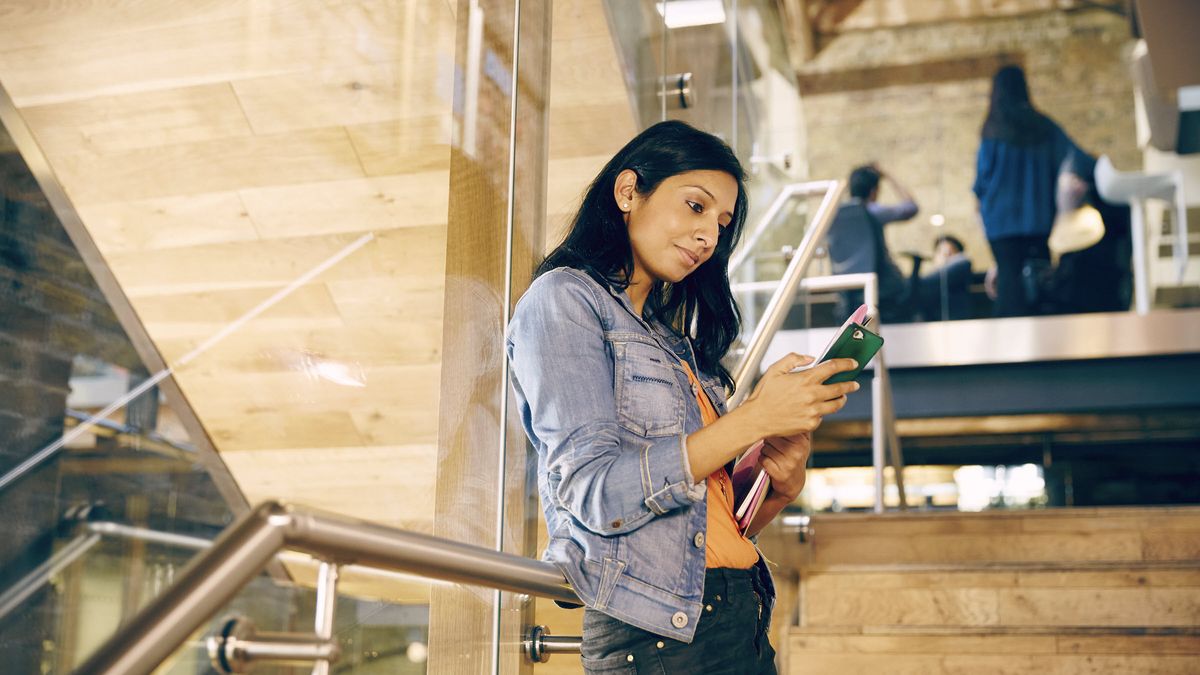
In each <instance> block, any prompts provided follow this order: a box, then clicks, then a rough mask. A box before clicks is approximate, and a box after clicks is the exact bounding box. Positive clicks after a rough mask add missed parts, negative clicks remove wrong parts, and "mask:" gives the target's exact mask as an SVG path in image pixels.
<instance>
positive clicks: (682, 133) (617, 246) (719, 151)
mask: <svg viewBox="0 0 1200 675" xmlns="http://www.w3.org/2000/svg"><path fill="white" fill-rule="evenodd" d="M625 169H631V170H633V172H634V173H636V174H637V184H636V185H637V187H636V189H637V192H638V194H640V195H642V196H646V197H648V196H650V195H651V194H652V193H653V192H654V190H655V189H657V188H658V186H659V185H660V184H661V183H662V182H663V181H664V180H666V179H667V178H669V177H671V176H675V175H678V174H681V173H686V172H688V171H704V170H708V171H723V172H725V173H727V174H729V175H731V176H733V178H734V179H735V180H736V181H737V186H738V194H737V203H736V204H735V205H734V208H733V218H732V219H731V220H730V221H729V224H728V225H727V226H725V227H724V228H722V229H721V232H720V236H719V237H718V238H717V245H716V249H715V250H714V251H713V255H712V257H710V258H709V259H708V260H707V261H705V262H704V263H703V264H702V265H700V267H698V268H696V270H695V271H694V272H692V273H691V274H689V275H688V276H687V277H686V278H684V279H683V281H680V282H679V283H677V284H666V283H663V282H658V281H656V282H655V283H654V286H653V287H651V289H650V295H649V296H648V297H647V299H646V305H645V308H644V310H643V313H644V314H645V315H646V316H649V317H652V318H655V319H658V320H659V321H662V322H663V323H664V324H666V325H668V326H671V327H672V328H674V329H675V330H677V331H679V332H680V333H681V334H684V335H688V336H689V337H691V338H692V343H693V346H694V348H695V351H696V360H697V361H698V362H699V366H700V369H701V370H703V371H705V372H708V373H714V374H716V375H717V376H719V377H720V378H721V380H722V382H723V383H724V384H725V387H726V388H727V389H728V390H729V391H731V392H732V390H733V387H734V383H733V378H732V377H730V375H729V371H728V370H727V369H726V368H725V367H724V366H722V365H721V358H722V357H723V356H725V352H727V351H728V350H729V347H730V345H732V344H733V341H734V340H735V339H737V336H738V333H739V332H740V331H741V314H740V313H739V312H738V308H737V304H736V303H735V302H734V299H733V292H732V291H731V290H730V288H729V273H728V265H729V256H730V254H732V253H733V249H734V248H735V247H736V246H737V243H738V240H739V239H740V238H741V235H742V228H743V226H744V224H745V222H746V212H747V209H748V205H747V197H746V185H745V178H746V176H745V172H744V171H743V169H742V165H741V163H740V162H738V159H737V156H736V155H734V154H733V150H731V149H730V148H729V146H728V145H726V144H725V142H724V141H722V140H721V139H719V138H717V137H716V136H713V135H712V134H709V133H706V132H703V131H700V130H699V129H696V128H694V127H691V126H689V125H687V124H685V123H683V122H679V121H674V120H669V121H666V122H659V123H658V124H655V125H654V126H652V127H650V128H648V129H646V130H645V131H643V132H642V133H640V134H638V135H637V136H635V137H634V138H633V140H631V141H629V143H627V144H626V145H625V147H623V148H621V149H620V151H618V152H617V154H616V155H614V156H613V158H612V159H610V160H609V161H608V164H606V165H605V166H604V168H603V169H601V170H600V174H599V175H597V176H596V178H595V180H593V181H592V184H591V185H590V186H589V187H588V189H587V191H586V192H585V193H584V196H583V202H582V203H581V204H580V206H579V210H578V211H577V212H576V214H575V217H574V218H573V219H572V221H571V228H570V231H569V232H568V233H567V236H566V239H565V240H563V242H562V243H561V244H559V245H558V247H557V248H555V249H554V250H553V251H551V252H550V255H548V256H546V259H545V260H544V261H542V264H541V265H539V266H538V270H537V274H538V275H539V276H540V275H542V274H545V273H546V272H549V271H550V270H553V269H556V268H559V267H574V268H577V269H580V270H583V271H585V272H587V273H588V274H589V275H590V276H591V277H592V278H593V279H595V280H596V281H597V282H598V283H601V284H610V285H613V286H616V287H618V288H622V289H623V288H626V287H627V286H628V285H629V278H630V276H631V275H632V274H633V248H632V246H631V245H630V243H629V229H628V227H627V226H626V224H625V219H624V215H623V214H622V213H621V210H620V209H619V208H617V202H616V199H615V198H614V196H613V190H614V186H615V185H616V180H617V176H618V175H619V174H620V173H621V172H622V171H624V170H625Z"/></svg>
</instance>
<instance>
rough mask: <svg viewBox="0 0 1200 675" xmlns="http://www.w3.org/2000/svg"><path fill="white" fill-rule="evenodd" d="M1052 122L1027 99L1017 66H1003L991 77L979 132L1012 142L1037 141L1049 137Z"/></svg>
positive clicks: (1019, 68) (1027, 94)
mask: <svg viewBox="0 0 1200 675" xmlns="http://www.w3.org/2000/svg"><path fill="white" fill-rule="evenodd" d="M1053 132H1054V122H1052V121H1051V120H1050V118H1049V117H1046V116H1045V115H1043V114H1042V113H1041V112H1040V111H1038V109H1037V108H1035V107H1033V102H1032V101H1030V100H1029V85H1028V84H1026V82H1025V71H1024V70H1021V67H1020V66H1004V67H1003V68H1001V69H1000V70H998V71H996V75H995V77H993V78H992V98H991V102H990V103H989V104H988V112H987V117H985V118H984V120H983V128H982V129H981V130H980V135H981V136H982V137H983V138H990V139H994V140H998V141H1004V142H1006V143H1012V144H1013V145H1036V144H1038V143H1042V142H1044V141H1046V140H1047V139H1049V138H1050V136H1051V134H1052V133H1053Z"/></svg>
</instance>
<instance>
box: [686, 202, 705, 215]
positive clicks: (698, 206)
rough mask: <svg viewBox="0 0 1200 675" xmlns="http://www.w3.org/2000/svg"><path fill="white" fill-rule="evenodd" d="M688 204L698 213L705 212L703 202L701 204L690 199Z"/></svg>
mask: <svg viewBox="0 0 1200 675" xmlns="http://www.w3.org/2000/svg"><path fill="white" fill-rule="evenodd" d="M687 204H688V206H690V207H691V208H692V210H693V211H695V212H696V213H704V205H703V204H699V203H697V202H693V201H689V202H688V203H687Z"/></svg>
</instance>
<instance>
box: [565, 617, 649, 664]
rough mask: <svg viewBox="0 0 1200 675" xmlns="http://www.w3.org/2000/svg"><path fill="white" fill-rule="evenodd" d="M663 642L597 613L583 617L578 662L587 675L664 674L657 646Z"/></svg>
mask: <svg viewBox="0 0 1200 675" xmlns="http://www.w3.org/2000/svg"><path fill="white" fill-rule="evenodd" d="M665 639H666V638H663V637H659V636H657V635H655V634H654V633H651V632H649V631H645V630H642V629H641V628H637V627H635V626H630V625H629V624H627V623H625V622H623V621H620V620H618V619H614V618H612V617H610V616H608V615H606V614H604V613H602V612H598V611H596V610H587V613H586V614H585V615H584V617H583V643H582V645H581V646H580V650H579V652H580V661H581V662H582V663H583V670H584V672H585V673H588V674H589V675H593V674H594V675H609V674H610V673H614V674H615V673H641V674H643V675H644V674H646V673H651V674H654V675H659V674H661V673H663V669H662V665H661V664H660V663H659V659H658V655H657V653H656V652H657V650H658V647H657V644H658V643H659V642H661V641H663V640H665Z"/></svg>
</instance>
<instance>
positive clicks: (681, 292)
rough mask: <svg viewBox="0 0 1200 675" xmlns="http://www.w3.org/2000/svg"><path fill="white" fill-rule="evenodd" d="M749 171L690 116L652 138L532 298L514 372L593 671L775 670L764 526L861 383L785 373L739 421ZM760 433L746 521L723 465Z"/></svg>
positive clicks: (628, 152) (522, 321) (608, 185)
mask: <svg viewBox="0 0 1200 675" xmlns="http://www.w3.org/2000/svg"><path fill="white" fill-rule="evenodd" d="M743 180H744V174H743V171H742V167H741V165H740V164H739V163H738V160H737V158H736V157H735V156H734V154H733V152H732V151H731V150H730V149H729V147H728V146H727V145H725V143H723V142H722V141H721V140H720V139H718V138H716V137H715V136H712V135H711V134H707V133H704V132H701V131H698V130H696V129H694V128H692V127H690V126H688V125H686V124H683V123H682V122H673V121H672V122H661V123H659V124H656V125H654V126H652V127H650V128H649V129H647V130H645V131H644V132H642V133H641V134H639V135H638V136H637V137H636V138H634V139H633V140H632V141H630V142H629V143H628V144H627V145H626V146H625V147H624V148H622V149H621V150H620V151H619V152H618V153H617V154H616V156H614V157H613V158H612V160H610V161H609V162H608V164H607V165H606V166H605V167H604V168H603V169H602V170H601V172H600V175H599V176H597V177H596V179H595V181H593V182H592V184H591V186H590V187H589V188H588V190H587V193H586V194H585V196H584V198H583V202H582V204H581V205H580V207H579V211H578V213H577V214H576V216H575V219H574V221H573V222H572V224H571V229H570V232H569V233H568V234H567V237H566V239H565V241H563V243H562V244H561V245H560V246H559V247H558V248H556V249H555V250H554V251H553V252H552V253H551V254H550V255H549V256H548V257H547V258H546V261H545V262H544V263H543V264H542V266H541V267H540V269H539V270H538V277H537V278H536V279H535V280H534V282H533V284H532V285H531V286H530V288H529V290H528V291H527V292H526V293H525V295H524V297H522V298H521V300H520V302H519V303H518V304H517V308H516V311H515V312H514V314H513V320H512V323H511V326H510V328H509V332H508V336H507V350H508V357H509V359H510V361H511V364H512V376H513V377H512V382H513V389H514V393H515V395H516V401H517V405H518V407H519V409H520V412H521V419H522V421H523V423H524V426H525V431H526V433H527V434H528V435H529V438H530V440H531V441H532V443H533V446H534V448H535V449H536V450H537V457H538V464H537V470H538V492H539V495H540V497H541V502H542V508H543V511H544V513H545V517H546V526H547V530H548V533H549V536H550V540H549V544H548V546H547V549H546V552H545V556H544V557H545V559H547V560H550V561H552V562H554V563H556V564H557V565H558V566H559V567H560V568H561V569H562V571H563V573H564V574H565V575H566V577H567V578H568V580H569V581H570V582H571V585H572V586H573V588H574V589H575V591H576V593H578V595H579V597H580V599H581V600H582V601H583V602H584V603H585V605H586V606H587V609H586V610H585V614H584V622H583V623H584V626H583V645H582V650H581V651H582V658H583V665H584V670H585V671H586V672H588V673H608V672H622V673H628V672H655V673H662V672H669V673H699V672H705V673H774V672H775V667H774V650H773V649H772V648H771V645H770V642H769V640H768V639H767V629H768V625H769V622H770V615H771V608H772V605H773V603H774V587H773V585H772V583H771V578H770V574H769V573H768V571H767V569H766V564H765V563H764V561H763V559H762V557H761V556H760V555H759V553H758V550H757V548H756V547H755V545H754V543H753V542H752V541H751V539H749V537H751V536H753V535H755V534H756V533H757V532H758V531H759V530H761V529H762V528H763V527H764V526H765V525H766V524H767V523H768V522H769V521H770V520H771V519H772V518H774V516H775V515H776V514H778V513H779V511H780V510H782V509H783V507H784V506H786V505H787V504H789V503H791V502H792V501H793V500H794V499H795V498H796V497H797V496H798V494H799V492H800V489H801V488H802V487H803V486H804V479H805V462H806V460H807V458H808V454H809V449H810V445H809V434H810V432H812V430H813V429H815V428H816V427H817V425H818V424H819V423H820V421H821V417H822V416H824V415H828V414H830V413H833V412H835V411H837V410H838V409H840V408H841V407H842V405H844V403H845V395H846V394H847V393H849V392H851V391H854V390H856V389H857V388H858V385H857V384H855V383H845V384H831V385H826V384H823V383H824V381H825V380H826V379H828V378H829V377H830V376H832V375H833V374H834V373H837V372H841V371H844V370H849V369H851V368H853V367H854V363H853V361H851V360H849V359H839V360H835V361H830V362H828V363H824V364H821V365H819V366H817V367H814V368H811V369H808V370H805V371H800V372H794V373H793V372H791V371H793V370H794V369H796V368H797V367H798V366H801V365H804V364H806V363H809V362H810V361H811V359H810V358H809V357H803V356H799V355H795V354H792V355H789V356H787V357H785V358H783V359H781V360H780V361H779V362H777V363H775V364H774V365H772V366H771V367H770V368H769V369H768V370H767V372H766V373H765V375H764V376H763V378H762V380H761V381H760V383H759V384H758V386H757V387H756V389H755V391H754V392H753V394H752V395H751V396H750V397H748V399H747V401H746V402H745V403H744V404H742V405H741V406H739V407H738V408H737V409H735V410H733V411H729V412H728V413H726V410H725V401H726V396H727V394H728V393H729V392H730V391H731V389H732V386H733V382H732V379H731V378H730V375H729V373H728V371H727V370H726V369H725V368H724V366H722V365H721V361H720V359H721V357H722V356H724V354H725V352H726V350H727V349H728V348H729V346H730V344H731V343H732V342H733V340H734V338H735V337H736V336H737V334H738V329H739V317H738V311H737V307H736V305H735V304H734V300H733V296H732V293H731V292H730V288H729V278H728V275H727V272H726V266H727V263H728V260H729V255H730V253H731V252H732V251H733V248H734V246H736V244H737V241H738V237H739V236H740V234H741V230H742V227H743V225H744V223H745V219H746V211H747V204H746V191H745V187H744V184H743ZM759 439H765V445H764V448H763V451H762V453H763V454H762V459H761V466H762V468H763V469H764V470H765V471H766V472H767V475H768V476H769V477H770V478H771V493H770V494H769V495H768V497H767V499H766V502H765V504H764V505H763V506H762V508H761V509H760V511H759V513H758V515H757V516H756V517H754V518H753V520H752V522H750V523H749V524H748V527H746V528H744V529H743V528H740V527H739V526H738V523H737V521H736V520H735V519H734V515H733V506H732V504H733V500H734V496H733V493H732V486H731V484H730V479H729V474H728V466H727V465H728V464H729V463H730V462H732V461H733V460H734V459H735V458H736V457H737V456H738V455H739V454H740V453H741V452H742V450H744V449H745V448H746V447H748V446H750V445H751V444H753V443H754V442H755V441H757V440H759Z"/></svg>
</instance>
